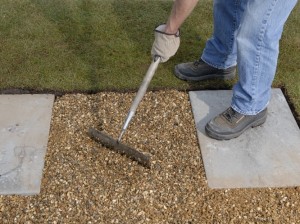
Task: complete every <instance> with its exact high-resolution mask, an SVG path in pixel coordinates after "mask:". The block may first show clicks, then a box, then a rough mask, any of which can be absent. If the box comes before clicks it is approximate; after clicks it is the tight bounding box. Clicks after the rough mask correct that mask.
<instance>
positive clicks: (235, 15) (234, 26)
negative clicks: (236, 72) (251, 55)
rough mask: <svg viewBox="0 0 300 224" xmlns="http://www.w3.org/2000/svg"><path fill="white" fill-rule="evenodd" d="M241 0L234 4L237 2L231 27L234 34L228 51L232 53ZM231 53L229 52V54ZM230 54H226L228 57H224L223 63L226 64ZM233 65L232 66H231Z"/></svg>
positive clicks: (236, 0)
mask: <svg viewBox="0 0 300 224" xmlns="http://www.w3.org/2000/svg"><path fill="white" fill-rule="evenodd" d="M239 1H240V0H235V2H234V4H235V8H234V19H233V23H232V26H231V29H232V35H231V38H230V41H229V46H230V48H229V49H228V52H230V53H232V49H233V41H234V39H235V38H234V35H235V32H234V31H235V30H236V29H237V12H238V10H237V7H238V2H239ZM228 55H229V54H228ZM228 55H227V56H226V58H224V61H223V62H222V64H224V65H225V61H226V60H227V59H228ZM229 67H231V66H229Z"/></svg>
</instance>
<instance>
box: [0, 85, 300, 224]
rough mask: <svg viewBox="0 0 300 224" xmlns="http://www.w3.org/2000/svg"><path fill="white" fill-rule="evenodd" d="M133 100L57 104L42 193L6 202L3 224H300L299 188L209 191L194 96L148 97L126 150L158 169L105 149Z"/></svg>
mask: <svg viewBox="0 0 300 224" xmlns="http://www.w3.org/2000/svg"><path fill="white" fill-rule="evenodd" d="M134 95H135V94H134V93H99V94H95V95H84V94H75V95H64V96H62V97H57V99H56V101H55V104H54V108H53V115H52V122H51V130H50V138H49V143H48V150H47V155H46V158H45V168H44V172H43V174H44V175H43V179H42V186H41V193H40V194H39V195H36V196H0V212H1V216H0V219H1V220H0V223H133V224H137V223H156V224H157V223H300V207H299V204H300V200H299V199H300V188H299V187H297V188H284V189H283V188H282V189H277V188H276V189H230V190H229V189H224V190H212V189H209V188H208V186H207V182H206V177H205V172H204V167H203V163H202V160H201V154H200V149H199V145H198V142H197V137H196V130H195V125H194V120H193V116H192V111H191V105H190V102H189V98H188V94H187V93H185V92H178V91H158V92H148V93H147V94H146V96H145V98H144V99H143V101H142V103H141V104H140V106H139V108H138V111H137V114H136V115H135V117H134V118H133V120H132V123H131V124H130V126H129V128H128V130H127V132H126V133H125V135H124V137H123V143H124V144H127V145H129V146H131V147H134V148H136V149H138V150H140V151H142V152H145V153H149V154H150V155H151V159H152V163H151V164H152V165H151V166H152V167H151V169H146V168H144V167H142V166H140V165H138V164H137V163H136V162H133V161H131V160H130V159H128V158H126V157H125V156H121V155H119V154H117V153H115V152H112V151H111V150H109V149H107V148H105V147H102V146H101V145H100V144H98V143H97V142H95V141H93V140H92V139H90V138H89V137H88V135H87V131H88V128H89V127H94V128H97V129H98V130H102V131H103V132H105V133H107V134H108V135H110V136H112V137H114V138H115V139H117V137H118V135H119V133H120V129H121V127H122V125H123V121H124V119H125V117H126V115H127V112H128V109H129V107H130V104H131V102H132V99H133V97H134Z"/></svg>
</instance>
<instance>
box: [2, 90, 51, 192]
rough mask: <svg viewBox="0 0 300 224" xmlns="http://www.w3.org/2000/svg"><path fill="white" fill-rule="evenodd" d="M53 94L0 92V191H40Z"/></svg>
mask: <svg viewBox="0 0 300 224" xmlns="http://www.w3.org/2000/svg"><path fill="white" fill-rule="evenodd" d="M53 102H54V95H48V94H35V95H31V94H25V95H0V194H22V195H33V194H38V193H39V192H40V185H41V178H42V171H43V167H44V157H45V154H46V149H47V143H48V136H49V129H50V122H51V115H52V107H53Z"/></svg>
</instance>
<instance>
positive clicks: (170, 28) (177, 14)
mask: <svg viewBox="0 0 300 224" xmlns="http://www.w3.org/2000/svg"><path fill="white" fill-rule="evenodd" d="M197 2H198V0H175V2H174V4H173V8H172V11H171V15H170V16H169V19H168V22H167V24H166V30H165V32H166V33H170V34H174V33H176V32H177V31H178V29H179V27H180V26H181V24H182V23H183V22H184V21H185V19H186V18H187V17H188V16H189V15H190V14H191V12H192V11H193V9H194V8H195V6H196V5H197Z"/></svg>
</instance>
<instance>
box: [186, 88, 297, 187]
mask: <svg viewBox="0 0 300 224" xmlns="http://www.w3.org/2000/svg"><path fill="white" fill-rule="evenodd" d="M189 97H190V100H191V105H192V110H193V115H194V119H195V124H196V128H197V135H198V140H199V144H200V149H201V156H202V159H203V162H204V168H205V173H206V177H207V181H208V185H209V187H210V188H257V187H293V186H300V130H299V127H298V125H297V123H296V121H295V119H294V117H293V115H292V112H291V110H290V108H289V106H288V103H287V101H286V99H285V97H284V95H283V94H282V92H281V90H280V89H273V90H272V99H271V101H270V103H269V105H268V117H267V120H266V122H265V123H264V124H263V125H262V126H259V127H256V128H251V129H249V130H247V131H246V132H245V133H244V134H243V135H241V136H239V137H238V138H235V139H231V140H227V141H226V140H224V141H218V140H214V139H211V138H209V137H208V136H207V135H206V134H205V125H206V123H207V122H208V121H209V120H210V119H212V118H213V117H215V116H216V115H218V114H220V113H222V112H223V111H224V110H225V109H226V108H227V107H228V106H229V105H230V103H231V97H232V91H230V90H220V91H192V92H190V93H189Z"/></svg>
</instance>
